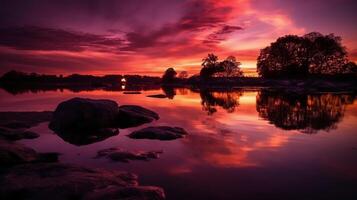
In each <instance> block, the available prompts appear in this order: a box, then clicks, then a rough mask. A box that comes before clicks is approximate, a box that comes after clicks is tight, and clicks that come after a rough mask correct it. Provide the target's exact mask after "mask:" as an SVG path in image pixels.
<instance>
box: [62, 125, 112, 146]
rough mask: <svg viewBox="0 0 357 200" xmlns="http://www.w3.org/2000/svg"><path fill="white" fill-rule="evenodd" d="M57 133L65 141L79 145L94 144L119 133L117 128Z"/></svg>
mask: <svg viewBox="0 0 357 200" xmlns="http://www.w3.org/2000/svg"><path fill="white" fill-rule="evenodd" d="M56 134H57V135H58V136H59V137H60V138H62V139H63V140H64V141H66V142H68V143H70V144H74V145H77V146H81V145H87V144H92V143H96V142H100V141H103V140H105V139H107V138H109V137H112V136H115V135H118V134H119V130H118V129H116V128H102V129H97V130H92V131H79V130H76V131H75V130H73V131H61V132H56Z"/></svg>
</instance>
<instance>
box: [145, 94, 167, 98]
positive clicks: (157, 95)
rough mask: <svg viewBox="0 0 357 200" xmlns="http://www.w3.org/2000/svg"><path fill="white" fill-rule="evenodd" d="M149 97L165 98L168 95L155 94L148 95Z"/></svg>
mask: <svg viewBox="0 0 357 200" xmlns="http://www.w3.org/2000/svg"><path fill="white" fill-rule="evenodd" d="M147 97H151V98H159V99H165V98H167V96H166V95H164V94H153V95H148V96H147Z"/></svg>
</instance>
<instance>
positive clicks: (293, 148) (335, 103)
mask: <svg viewBox="0 0 357 200" xmlns="http://www.w3.org/2000/svg"><path fill="white" fill-rule="evenodd" d="M163 92H166V94H169V95H168V96H170V97H171V99H169V98H166V99H158V98H149V97H146V96H147V95H151V94H160V93H163ZM77 96H80V97H88V98H96V99H112V100H115V101H116V102H118V104H120V105H124V104H134V105H141V106H143V107H146V108H149V109H152V110H153V111H155V112H157V113H158V114H159V115H160V119H159V120H158V121H156V122H153V123H150V124H145V125H143V126H140V127H135V128H129V129H123V130H120V133H119V135H117V136H113V137H110V138H108V139H106V140H104V141H101V142H97V143H93V144H89V145H83V146H76V145H73V144H70V143H68V142H65V141H63V140H62V139H61V138H60V137H58V136H57V135H56V134H54V133H53V132H52V131H51V130H49V129H48V128H47V125H48V122H45V123H42V124H40V125H38V126H37V127H33V128H32V129H33V130H34V131H36V132H38V133H40V134H41V137H40V138H38V139H34V140H21V141H20V142H21V143H24V144H26V145H28V146H30V147H32V148H34V149H36V150H38V151H40V152H50V151H54V152H60V153H61V154H62V155H61V156H60V161H61V162H66V163H75V164H79V165H83V166H88V167H99V168H107V169H119V170H126V171H130V172H133V173H136V174H138V175H139V180H140V183H141V184H142V185H156V186H160V187H163V188H164V189H165V192H166V195H167V199H317V198H328V199H334V198H339V199H355V198H356V197H357V194H356V191H355V188H357V131H356V130H357V98H356V95H355V94H351V93H315V94H294V93H288V92H275V91H270V90H263V89H254V90H247V89H244V90H243V89H241V90H234V91H229V92H227V91H225V92H222V91H216V92H212V91H191V90H188V89H172V90H169V91H167V90H166V91H161V90H148V91H142V94H123V92H122V91H104V90H95V91H80V92H72V91H69V90H63V91H59V90H58V91H42V92H41V91H38V92H37V93H31V92H25V93H20V94H16V95H14V94H10V93H7V92H6V91H4V90H1V89H0V111H45V110H54V109H55V108H56V106H57V104H58V103H60V102H61V101H64V100H67V99H69V98H72V97H77ZM152 125H169V126H178V127H182V128H184V129H186V130H187V131H188V132H189V133H190V134H189V135H188V136H187V137H186V138H184V139H179V140H174V141H155V140H135V139H130V138H128V137H127V136H126V135H127V134H129V133H131V132H132V131H133V130H136V129H140V128H142V127H145V126H152ZM110 147H119V148H122V149H127V150H137V151H151V150H162V151H163V154H161V156H160V158H159V159H156V160H150V161H130V162H129V163H122V162H112V161H109V160H107V159H103V158H101V159H96V158H94V157H95V155H96V152H97V151H98V150H101V149H105V148H110Z"/></svg>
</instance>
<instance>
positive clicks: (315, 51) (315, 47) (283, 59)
mask: <svg viewBox="0 0 357 200" xmlns="http://www.w3.org/2000/svg"><path fill="white" fill-rule="evenodd" d="M201 66H202V68H201V70H200V73H199V78H200V79H201V80H209V79H211V78H214V77H221V78H222V77H224V78H229V77H242V76H243V71H242V69H241V68H240V66H241V62H239V61H238V60H237V59H236V58H235V57H234V56H228V57H227V58H226V59H225V60H223V61H219V60H218V57H217V56H216V55H215V54H213V53H211V54H208V55H207V56H206V57H204V58H203V59H202V64H201ZM257 73H258V75H259V76H260V77H262V78H300V79H301V78H311V77H356V75H357V65H356V63H354V62H352V61H350V60H349V59H348V53H347V50H346V47H345V46H343V45H342V38H341V37H339V36H335V35H334V34H329V35H323V34H321V33H318V32H311V33H308V34H305V35H303V36H297V35H286V36H283V37H280V38H278V39H277V40H276V41H275V42H273V43H271V44H270V45H269V46H267V47H265V48H263V49H261V50H260V54H259V56H258V58H257ZM196 76H197V75H196ZM162 78H163V82H164V83H165V82H172V81H174V80H175V79H185V78H188V73H187V72H186V71H182V72H181V73H179V75H178V77H177V72H176V71H175V70H174V68H168V69H167V70H166V71H165V73H164V75H163V77H162Z"/></svg>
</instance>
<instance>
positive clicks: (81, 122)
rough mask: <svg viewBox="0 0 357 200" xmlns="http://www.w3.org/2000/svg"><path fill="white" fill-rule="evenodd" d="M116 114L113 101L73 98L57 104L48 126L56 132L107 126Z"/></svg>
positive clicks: (113, 120) (111, 122) (112, 123)
mask: <svg viewBox="0 0 357 200" xmlns="http://www.w3.org/2000/svg"><path fill="white" fill-rule="evenodd" d="M117 114H118V104H117V103H116V102H115V101H111V100H94V99H85V98H73V99H70V100H68V101H64V102H62V103H60V104H59V105H58V106H57V108H56V110H55V112H54V114H53V117H52V119H51V122H50V124H49V127H50V128H51V129H52V130H54V131H56V132H63V131H68V130H81V131H82V130H95V129H100V128H109V127H113V126H114V124H115V122H116V118H117Z"/></svg>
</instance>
